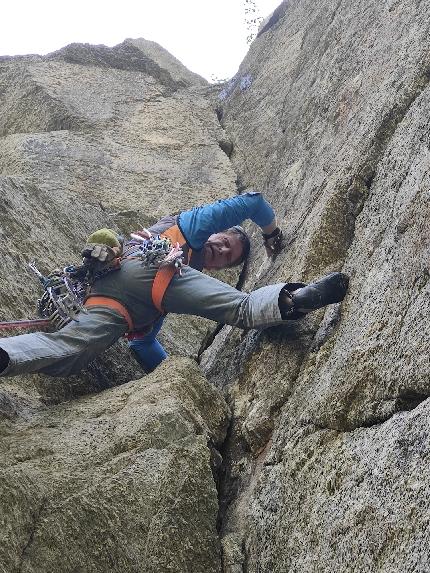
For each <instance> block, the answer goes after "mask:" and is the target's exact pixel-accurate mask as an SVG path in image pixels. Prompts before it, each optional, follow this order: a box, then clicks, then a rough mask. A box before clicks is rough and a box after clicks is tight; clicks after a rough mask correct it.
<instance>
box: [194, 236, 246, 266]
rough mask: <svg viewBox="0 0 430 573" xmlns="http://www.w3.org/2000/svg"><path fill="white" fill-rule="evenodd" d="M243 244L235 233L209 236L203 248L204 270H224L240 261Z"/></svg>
mask: <svg viewBox="0 0 430 573" xmlns="http://www.w3.org/2000/svg"><path fill="white" fill-rule="evenodd" d="M242 252H243V243H242V241H241V239H240V236H239V235H238V234H237V233H231V234H230V233H226V232H224V231H223V232H222V233H216V234H215V235H211V236H210V237H209V239H208V240H207V241H206V243H205V245H204V247H203V253H204V255H203V256H204V267H205V269H208V270H211V269H225V268H227V267H231V266H234V264H235V263H236V262H237V261H239V260H240V258H241V256H242Z"/></svg>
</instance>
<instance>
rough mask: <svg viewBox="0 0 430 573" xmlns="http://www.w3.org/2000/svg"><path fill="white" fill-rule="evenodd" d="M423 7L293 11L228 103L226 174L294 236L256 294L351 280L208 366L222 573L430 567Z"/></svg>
mask: <svg viewBox="0 0 430 573" xmlns="http://www.w3.org/2000/svg"><path fill="white" fill-rule="evenodd" d="M429 8H430V5H429V3H428V2H415V1H406V2H397V1H394V2H368V1H358V2H354V3H353V4H351V3H345V2H330V1H326V2H317V3H315V2H310V1H309V2H308V1H304V2H302V1H300V2H299V1H294V0H293V1H291V2H283V3H282V6H280V8H279V10H278V12H277V17H276V18H273V19H272V23H271V24H270V25H268V24H269V23H270V21H271V20H270V19H269V20H268V21H267V22H266V25H265V27H264V28H265V29H263V28H262V30H261V32H260V35H259V37H258V38H257V39H256V40H255V42H254V43H253V45H252V46H251V49H250V51H249V53H248V55H247V57H246V58H245V60H244V62H243V63H242V65H241V67H240V70H239V72H238V74H237V77H236V79H235V80H234V81H233V83H231V84H230V86H229V88H228V90H227V91H224V92H223V93H222V97H221V102H220V104H219V105H220V110H219V115H220V116H222V125H223V127H224V128H225V129H226V131H227V133H228V134H229V136H230V138H231V140H232V142H233V153H232V155H231V159H232V162H233V164H234V165H235V168H236V169H237V171H238V173H239V175H240V177H241V179H242V181H243V183H244V184H245V185H254V186H256V187H258V188H260V189H264V190H265V192H266V195H267V196H268V197H269V198H270V200H271V201H272V203H273V205H274V206H275V208H276V210H277V212H278V215H279V218H280V223H281V226H282V227H283V229H284V231H285V237H286V241H285V242H286V247H285V249H284V251H283V252H282V253H281V254H280V255H279V256H278V257H277V258H276V260H274V261H272V262H271V263H270V262H267V261H264V259H263V254H262V252H261V251H262V249H261V251H256V252H255V256H254V258H253V261H252V264H251V269H250V273H249V278H248V281H247V287H249V288H251V287H252V286H254V285H260V284H262V283H266V282H275V281H282V280H285V281H297V280H305V281H310V280H312V279H314V278H316V277H318V276H320V275H323V274H325V273H326V272H328V271H331V270H342V271H344V272H347V273H348V274H349V275H350V277H351V283H350V289H349V293H348V296H347V298H346V300H345V301H344V303H342V305H341V306H340V307H337V306H334V307H332V308H329V309H327V311H326V312H324V311H319V312H318V313H315V314H314V315H312V316H310V317H308V318H307V319H306V320H303V321H302V322H301V323H297V324H295V325H291V326H290V327H287V326H286V327H282V328H279V329H274V331H273V332H266V333H263V334H260V335H258V336H255V334H253V333H250V334H249V335H247V336H245V337H243V336H242V337H240V336H239V337H238V336H237V335H236V333H234V332H232V331H231V329H227V328H226V329H224V330H223V331H221V333H220V334H219V335H218V340H217V341H216V344H217V347H218V348H219V349H220V352H219V355H218V360H213V358H212V357H210V356H206V357H204V359H203V362H202V364H203V365H204V367H205V370H206V372H207V374H208V376H209V378H210V380H212V381H213V382H214V383H216V384H217V385H218V386H219V387H220V388H224V389H225V390H226V391H227V392H226V395H227V396H228V398H229V400H230V402H231V405H232V408H233V410H234V425H233V431H232V433H231V435H230V438H229V446H228V447H226V448H225V450H226V451H227V452H230V453H229V454H228V455H227V456H226V466H225V482H224V486H223V487H224V489H223V494H222V497H223V499H222V504H223V506H222V507H223V512H224V515H225V519H224V522H223V534H224V536H225V538H226V539H227V540H228V543H227V544H225V546H226V547H228V551H229V555H233V556H234V555H236V561H235V559H234V558H233V557H231V559H230V561H229V563H230V565H229V566H228V567H227V568H226V571H228V572H230V573H235V572H236V570H238V571H239V570H241V569H240V568H239V569H238V567H242V565H241V563H242V562H243V563H245V565H243V567H244V570H246V571H248V572H250V573H251V572H255V573H256V572H257V571H273V572H279V573H281V572H284V571H288V572H293V571H304V570H305V571H309V572H315V573H316V572H318V573H320V572H322V571H342V572H365V571H366V572H367V571H372V572H376V571H378V572H387V573H388V572H390V573H392V572H394V571H395V572H399V573H400V572H401V571H420V572H423V573H424V571H427V570H428V568H429V562H428V551H427V549H426V544H427V541H428V539H429V536H430V526H429V523H428V519H427V517H426V516H427V509H426V502H425V500H426V499H427V498H428V495H429V487H428V479H427V477H428V476H427V473H428V471H427V466H428V448H429V443H428V432H427V430H426V426H427V425H428V418H429V415H430V401H429V400H428V399H427V398H428V397H429V396H430V360H429V356H428V348H429V342H428V341H429V335H430V329H429V318H430V282H429V276H430V267H429V252H430V239H429V237H430V223H429V221H430V218H429V199H430V195H429V189H430V180H429V174H430V171H429V166H430V128H429V121H428V117H429V113H430V88H429V81H430V58H429V54H430V49H429V48H430V44H429V38H430V35H429V32H430V10H429ZM244 78H247V82H246V83H244V82H243V79H244ZM225 369H227V371H228V378H227V379H226V378H224V377H223V375H222V372H223V370H225ZM227 380H229V382H228V383H227ZM226 384H227V386H226ZM232 539H234V540H236V541H235V543H236V544H235V545H234V544H233V549H232V542H231V540H232Z"/></svg>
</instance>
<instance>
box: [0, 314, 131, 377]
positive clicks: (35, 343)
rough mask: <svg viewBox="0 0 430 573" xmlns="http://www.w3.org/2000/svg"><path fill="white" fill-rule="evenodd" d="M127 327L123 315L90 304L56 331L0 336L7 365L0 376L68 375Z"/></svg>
mask: <svg viewBox="0 0 430 573" xmlns="http://www.w3.org/2000/svg"><path fill="white" fill-rule="evenodd" d="M126 331H127V323H126V321H125V320H124V318H123V317H122V316H121V315H119V314H117V313H116V312H115V311H112V310H111V309H109V308H104V307H100V306H99V307H91V308H89V309H88V312H87V313H84V312H81V313H80V314H79V322H71V323H69V324H68V325H67V326H65V327H64V328H62V329H61V330H59V331H58V332H50V333H45V332H34V333H31V334H21V335H20V336H11V337H10V338H2V339H0V347H1V348H2V349H3V350H5V351H6V352H7V353H8V354H9V366H8V367H7V368H6V369H5V370H4V371H3V372H2V373H1V374H0V376H17V375H18V374H24V373H31V372H41V373H43V374H49V375H50V376H68V375H70V374H76V373H78V372H79V371H80V370H82V368H85V366H86V365H87V364H89V363H90V362H91V361H92V360H94V358H95V357H96V356H97V355H98V354H100V353H101V352H103V350H105V349H106V348H108V347H109V346H111V345H112V344H113V343H114V342H115V341H116V340H118V338H120V337H121V336H122V335H123V334H125V332H126Z"/></svg>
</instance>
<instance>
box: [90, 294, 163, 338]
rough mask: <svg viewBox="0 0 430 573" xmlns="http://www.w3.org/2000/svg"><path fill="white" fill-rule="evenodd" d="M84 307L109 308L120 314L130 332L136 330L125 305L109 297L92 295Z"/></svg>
mask: <svg viewBox="0 0 430 573" xmlns="http://www.w3.org/2000/svg"><path fill="white" fill-rule="evenodd" d="M163 294H164V293H163ZM84 306H85V307H91V306H107V307H108V308H111V309H112V310H115V311H116V312H118V313H119V314H120V315H121V316H122V317H123V318H124V319H125V320H126V321H127V324H128V330H129V331H130V332H131V331H132V330H133V329H134V326H133V321H132V320H131V316H130V314H129V312H128V310H127V309H126V308H125V306H124V305H123V304H121V303H120V302H118V301H117V300H115V299H114V298H110V297H108V296H97V295H91V294H90V296H89V297H88V299H87V300H86V301H85V304H84Z"/></svg>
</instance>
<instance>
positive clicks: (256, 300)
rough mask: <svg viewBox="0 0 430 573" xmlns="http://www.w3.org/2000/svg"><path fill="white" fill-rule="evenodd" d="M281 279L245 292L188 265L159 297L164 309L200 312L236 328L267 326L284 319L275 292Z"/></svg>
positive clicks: (279, 288) (186, 312)
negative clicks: (272, 283)
mask: <svg viewBox="0 0 430 573" xmlns="http://www.w3.org/2000/svg"><path fill="white" fill-rule="evenodd" d="M284 286H285V283H281V284H276V285H269V286H266V287H263V288H260V289H258V290H255V291H253V292H251V293H249V294H247V293H244V292H241V291H238V290H236V289H235V288H233V287H231V286H229V285H227V284H225V283H223V282H221V281H218V280H217V279H214V278H213V277H209V276H207V275H205V274H203V273H200V272H199V271H196V270H194V269H192V268H190V267H184V269H183V271H182V276H175V277H174V278H173V280H172V282H171V283H170V286H169V288H168V289H167V291H166V294H165V295H164V298H163V307H164V309H165V310H166V312H175V313H178V314H193V315H197V316H203V317H204V318H209V319H210V320H215V321H216V322H222V323H224V324H230V325H231V326H238V327H239V328H267V327H269V326H275V325H277V324H282V323H285V322H286V321H284V320H282V316H281V312H280V310H279V305H278V299H279V293H280V291H281V290H282V288H283V287H284Z"/></svg>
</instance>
